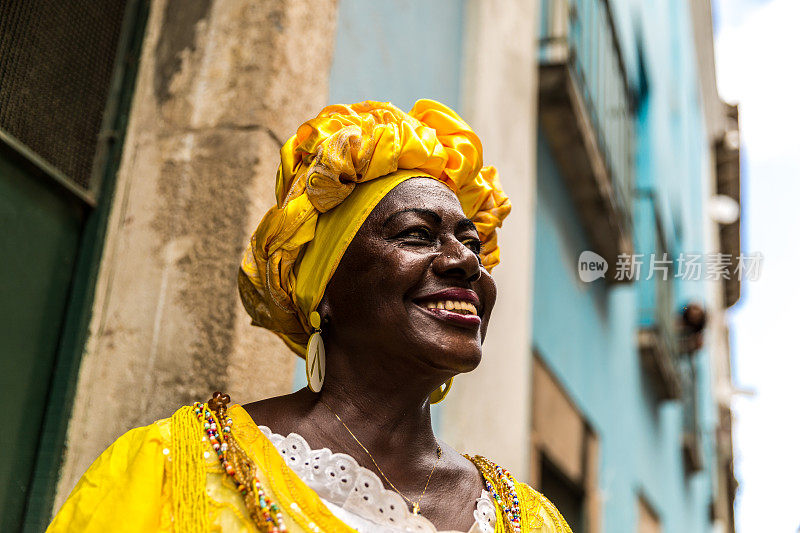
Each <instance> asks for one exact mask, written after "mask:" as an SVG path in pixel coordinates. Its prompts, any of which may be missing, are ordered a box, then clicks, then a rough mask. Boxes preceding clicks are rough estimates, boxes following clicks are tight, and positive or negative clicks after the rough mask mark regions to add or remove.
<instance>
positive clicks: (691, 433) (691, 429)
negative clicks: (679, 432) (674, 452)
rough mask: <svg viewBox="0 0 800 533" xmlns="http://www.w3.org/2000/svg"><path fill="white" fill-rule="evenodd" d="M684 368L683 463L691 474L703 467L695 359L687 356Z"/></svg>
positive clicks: (683, 362) (683, 363)
mask: <svg viewBox="0 0 800 533" xmlns="http://www.w3.org/2000/svg"><path fill="white" fill-rule="evenodd" d="M682 370H683V397H682V403H683V439H682V446H681V447H682V450H683V464H684V467H685V468H686V471H687V472H688V473H690V474H693V473H694V472H699V471H700V470H702V469H703V456H702V453H701V451H700V421H699V417H698V416H697V375H696V373H695V370H694V359H693V358H691V357H687V358H685V359H684V360H683V361H682Z"/></svg>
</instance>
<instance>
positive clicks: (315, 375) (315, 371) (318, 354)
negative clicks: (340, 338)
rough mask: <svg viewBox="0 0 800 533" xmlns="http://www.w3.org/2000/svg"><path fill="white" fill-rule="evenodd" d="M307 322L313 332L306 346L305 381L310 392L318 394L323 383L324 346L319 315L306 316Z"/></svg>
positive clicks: (315, 313)
mask: <svg viewBox="0 0 800 533" xmlns="http://www.w3.org/2000/svg"><path fill="white" fill-rule="evenodd" d="M308 322H309V324H311V327H312V328H314V331H313V333H311V337H309V339H308V344H307V345H306V381H307V382H308V388H309V389H311V391H312V392H319V391H321V390H322V384H323V383H324V382H325V344H323V342H322V333H321V332H322V330H321V329H320V326H321V324H322V320H321V319H320V316H319V313H317V312H316V311H313V312H312V313H311V314H310V315H309V316H308Z"/></svg>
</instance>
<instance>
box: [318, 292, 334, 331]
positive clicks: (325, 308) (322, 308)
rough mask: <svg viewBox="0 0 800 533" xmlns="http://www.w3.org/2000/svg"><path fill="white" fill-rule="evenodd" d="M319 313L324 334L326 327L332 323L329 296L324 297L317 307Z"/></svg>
mask: <svg viewBox="0 0 800 533" xmlns="http://www.w3.org/2000/svg"><path fill="white" fill-rule="evenodd" d="M317 313H319V317H320V319H321V320H322V325H321V329H322V331H323V332H324V331H325V326H326V325H327V324H330V322H331V305H330V303H328V297H327V296H323V297H322V300H320V302H319V305H317Z"/></svg>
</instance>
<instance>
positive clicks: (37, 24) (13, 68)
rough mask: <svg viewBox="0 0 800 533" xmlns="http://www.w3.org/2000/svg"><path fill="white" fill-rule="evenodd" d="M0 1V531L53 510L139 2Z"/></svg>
mask: <svg viewBox="0 0 800 533" xmlns="http://www.w3.org/2000/svg"><path fill="white" fill-rule="evenodd" d="M98 6H100V4H97V3H96V2H92V1H91V0H74V1H71V2H67V3H65V2H57V1H53V0H0V384H1V385H2V389H1V391H2V395H3V398H4V401H3V404H2V407H3V420H4V423H3V426H2V431H0V447H1V448H0V449H2V450H3V452H4V457H3V461H1V462H0V531H3V532H6V531H21V530H24V531H42V530H43V529H44V527H45V526H46V524H47V522H48V521H49V517H50V513H51V506H52V499H53V495H54V491H55V484H56V482H57V477H58V470H59V468H60V462H61V456H62V454H63V447H64V439H65V435H66V429H67V424H68V420H69V416H70V411H71V403H72V395H73V391H74V386H75V380H76V378H77V370H78V368H79V363H80V355H81V353H82V351H83V344H84V342H85V336H86V331H87V327H88V320H89V315H90V311H91V302H92V297H93V291H94V280H95V279H96V272H97V267H98V265H99V258H100V253H101V250H102V245H103V239H104V230H105V222H106V219H107V214H108V209H109V206H110V199H111V195H112V193H113V185H114V175H115V174H116V169H117V166H118V160H119V155H120V151H121V145H122V142H121V141H122V138H123V134H124V130H125V124H126V122H127V111H128V108H129V103H130V96H131V93H132V87H133V80H134V78H135V72H136V65H137V61H138V50H139V48H140V44H141V37H142V33H143V28H144V21H145V19H146V13H147V2H145V1H138V0H129V1H126V0H109V1H106V2H103V3H102V7H98Z"/></svg>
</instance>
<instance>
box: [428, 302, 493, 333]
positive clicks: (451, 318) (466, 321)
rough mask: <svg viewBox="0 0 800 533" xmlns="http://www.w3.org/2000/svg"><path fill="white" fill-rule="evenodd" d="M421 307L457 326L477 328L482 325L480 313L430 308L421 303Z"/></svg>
mask: <svg viewBox="0 0 800 533" xmlns="http://www.w3.org/2000/svg"><path fill="white" fill-rule="evenodd" d="M419 307H420V308H421V309H422V310H423V311H425V312H426V313H428V314H429V315H433V316H434V317H436V318H438V319H439V320H443V321H445V322H450V323H451V324H453V325H456V326H461V327H468V328H476V327H480V325H481V317H479V316H478V315H470V314H462V313H457V312H455V311H448V310H447V309H438V308H435V307H434V308H430V307H425V306H423V305H419Z"/></svg>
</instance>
